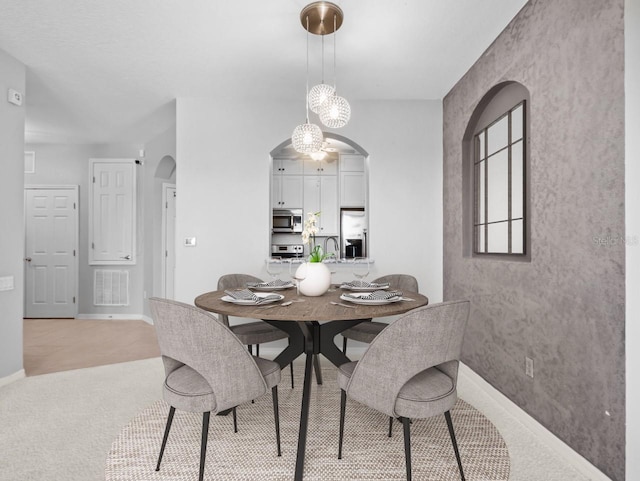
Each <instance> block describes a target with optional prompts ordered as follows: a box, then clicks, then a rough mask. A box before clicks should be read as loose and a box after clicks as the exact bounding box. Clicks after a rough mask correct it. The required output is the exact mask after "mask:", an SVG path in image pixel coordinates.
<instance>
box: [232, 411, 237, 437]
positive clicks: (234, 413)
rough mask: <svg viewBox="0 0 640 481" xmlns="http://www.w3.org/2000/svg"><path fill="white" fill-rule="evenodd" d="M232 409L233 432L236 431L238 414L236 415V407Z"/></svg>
mask: <svg viewBox="0 0 640 481" xmlns="http://www.w3.org/2000/svg"><path fill="white" fill-rule="evenodd" d="M232 411H233V432H234V433H237V432H238V416H237V415H236V408H233V409H232Z"/></svg>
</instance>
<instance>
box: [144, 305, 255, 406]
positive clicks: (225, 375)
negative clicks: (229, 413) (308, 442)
mask: <svg viewBox="0 0 640 481" xmlns="http://www.w3.org/2000/svg"><path fill="white" fill-rule="evenodd" d="M149 304H150V305H151V313H152V316H153V322H154V325H155V328H156V334H157V337H158V344H159V345H160V353H161V354H162V360H163V362H164V366H165V373H166V375H167V376H168V375H169V374H170V373H171V372H173V371H174V370H175V369H178V368H180V367H182V366H183V365H185V364H186V365H187V366H189V367H191V368H192V369H194V370H195V371H196V372H198V374H200V375H201V376H202V377H204V378H205V379H206V381H207V382H208V383H209V385H210V386H211V389H212V390H213V393H214V395H215V398H216V412H218V411H223V410H225V409H229V408H231V407H233V406H237V405H238V404H242V403H244V402H247V401H250V400H251V399H255V398H257V397H259V396H261V395H262V394H264V393H265V392H266V391H267V384H266V382H265V380H264V377H263V376H262V374H261V373H260V369H259V368H258V366H257V364H256V362H255V361H254V360H253V357H252V356H251V354H249V353H248V352H247V350H246V349H245V348H244V346H243V345H242V343H241V342H240V341H239V340H238V338H237V337H236V336H235V334H233V332H231V330H230V329H229V328H228V327H226V326H224V325H222V324H221V323H219V322H216V320H215V318H214V317H213V316H211V315H210V314H209V313H207V312H206V311H203V310H202V309H199V308H197V307H194V306H190V305H188V304H183V303H181V302H177V301H171V300H169V299H159V298H157V297H152V298H150V299H149Z"/></svg>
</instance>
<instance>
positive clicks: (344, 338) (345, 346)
mask: <svg viewBox="0 0 640 481" xmlns="http://www.w3.org/2000/svg"><path fill="white" fill-rule="evenodd" d="M346 353H347V338H346V337H344V336H343V337H342V354H346Z"/></svg>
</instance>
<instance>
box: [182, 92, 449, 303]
mask: <svg viewBox="0 0 640 481" xmlns="http://www.w3.org/2000/svg"><path fill="white" fill-rule="evenodd" d="M352 109H353V114H352V119H351V122H350V124H349V125H348V126H347V127H346V128H345V129H341V130H340V131H338V132H337V133H339V134H340V135H344V136H346V137H348V138H350V139H351V140H352V141H354V142H356V143H357V144H359V145H360V146H362V147H363V148H364V149H365V150H366V151H367V152H369V155H370V236H371V245H370V251H371V252H370V253H371V256H372V257H373V258H374V259H375V261H376V264H375V271H374V272H372V277H373V276H375V275H381V274H384V273H395V272H406V273H411V274H414V275H415V276H416V277H417V278H418V280H419V282H420V286H421V290H422V291H423V292H424V293H425V294H426V295H428V296H429V297H430V299H431V300H432V301H437V300H440V299H441V298H442V109H441V102H440V101H375V102H354V103H353V104H352ZM302 121H304V102H303V99H300V102H296V103H295V104H293V103H291V102H283V101H276V100H258V101H250V100H247V99H221V100H218V99H178V101H177V136H176V139H177V159H178V172H179V174H178V179H177V190H178V193H179V194H178V195H179V198H178V203H177V216H178V220H177V267H176V269H177V274H176V298H177V299H179V300H182V301H184V302H189V303H191V302H193V300H194V298H195V297H196V296H197V295H198V294H201V293H203V292H206V291H210V290H215V288H216V283H217V279H218V277H219V276H220V275H222V274H225V273H229V272H245V273H249V274H254V275H258V276H262V277H265V276H266V274H265V272H264V259H265V256H266V255H267V252H268V245H269V232H268V227H269V215H270V209H269V194H270V193H269V162H270V158H269V152H270V151H271V150H272V149H273V148H275V147H276V146H278V144H280V143H281V142H282V141H284V140H285V139H286V138H288V137H289V136H290V135H291V132H292V131H293V129H294V127H295V126H296V125H297V124H299V123H300V122H302ZM185 237H196V238H197V246H196V247H183V242H184V238H185Z"/></svg>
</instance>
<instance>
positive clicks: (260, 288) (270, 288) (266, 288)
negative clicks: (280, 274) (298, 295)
mask: <svg viewBox="0 0 640 481" xmlns="http://www.w3.org/2000/svg"><path fill="white" fill-rule="evenodd" d="M291 287H295V286H294V285H293V284H292V283H291V282H289V283H288V284H284V285H282V286H247V289H251V290H254V291H283V290H285V289H290V288H291Z"/></svg>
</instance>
